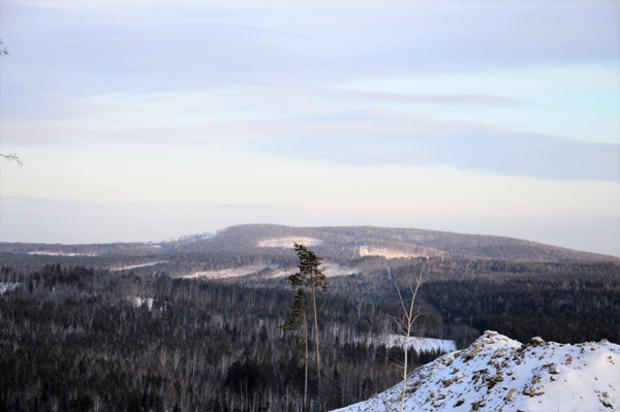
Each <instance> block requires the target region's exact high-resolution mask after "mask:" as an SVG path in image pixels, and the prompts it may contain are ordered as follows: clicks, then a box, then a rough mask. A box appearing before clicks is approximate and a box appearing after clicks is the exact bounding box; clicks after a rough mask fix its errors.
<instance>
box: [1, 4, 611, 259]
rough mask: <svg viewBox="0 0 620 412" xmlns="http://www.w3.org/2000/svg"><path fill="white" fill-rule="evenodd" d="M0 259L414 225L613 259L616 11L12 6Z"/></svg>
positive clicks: (607, 7)
mask: <svg viewBox="0 0 620 412" xmlns="http://www.w3.org/2000/svg"><path fill="white" fill-rule="evenodd" d="M0 39H2V41H3V43H4V45H5V46H6V47H7V48H8V50H9V55H7V56H0V80H1V88H0V153H4V154H8V153H14V154H17V155H18V156H19V157H20V158H21V160H22V161H23V166H21V167H19V166H18V165H17V164H16V163H15V162H9V161H6V160H5V159H0V241H23V242H48V243H56V242H61V243H84V242H112V241H146V240H162V239H169V238H173V237H177V236H181V235H185V234H189V233H200V232H208V231H215V230H217V229H221V228H223V227H226V226H229V225H234V224H242V223H278V224H288V225H295V226H303V225H376V226H396V227H416V228H425V229H437V230H448V231H454V232H465V233H481V234H494V235H505V236H512V237H518V238H523V239H528V240H534V241H539V242H543V243H550V244H554V245H559V246H564V247H569V248H575V249H580V250H587V251H593V252H600V253H606V254H612V255H616V256H620V114H619V113H620V3H618V2H617V1H609V2H606V1H580V2H573V1H549V2H544V1H515V2H512V1H502V2H491V1H487V2H476V1H467V2H461V1H459V2H450V1H440V2H426V1H397V0H383V1H370V0H359V1H353V0H330V1H327V0H316V1H301V0H287V1H272V0H269V1H262V2H256V1H250V0H229V1H225V2H224V1H217V2H215V1H214V2H209V1H197V0H175V1H164V0H153V1H139V0H124V1H118V0H106V1H100V0H91V1H77V0H3V1H2V2H1V3H0Z"/></svg>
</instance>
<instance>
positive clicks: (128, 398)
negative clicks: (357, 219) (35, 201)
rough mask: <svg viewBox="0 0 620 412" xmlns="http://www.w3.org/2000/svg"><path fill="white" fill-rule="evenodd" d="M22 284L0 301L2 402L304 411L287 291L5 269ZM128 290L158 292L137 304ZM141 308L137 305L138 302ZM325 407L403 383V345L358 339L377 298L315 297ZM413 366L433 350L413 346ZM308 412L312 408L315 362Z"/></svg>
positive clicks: (5, 276)
mask: <svg viewBox="0 0 620 412" xmlns="http://www.w3.org/2000/svg"><path fill="white" fill-rule="evenodd" d="M0 281H2V282H21V283H22V284H23V286H21V287H19V288H17V289H15V290H14V291H12V292H7V293H6V294H5V295H4V296H3V297H1V298H0V323H1V324H2V328H0V370H2V372H3V373H2V374H0V409H3V410H12V411H21V410H30V411H39V410H87V409H94V410H119V411H121V410H131V411H134V410H135V411H143V410H144V411H146V410H155V411H164V410H184V411H185V410H214V411H218V410H222V411H267V410H273V411H278V410H299V409H300V407H301V405H302V403H303V402H302V399H303V396H302V391H303V363H302V362H301V360H300V354H299V350H298V349H299V348H298V345H299V339H298V338H299V337H298V336H297V335H296V334H295V333H294V332H286V333H285V332H284V331H283V330H282V329H281V328H280V326H281V325H282V324H283V323H284V320H285V317H286V315H287V306H288V304H289V303H290V300H291V297H292V292H290V291H288V290H283V289H280V288H265V287H263V288H250V287H245V286H240V285H235V284H223V283H216V282H201V281H195V280H181V279H170V278H168V277H165V276H156V277H140V276H137V275H134V274H127V273H124V274H118V273H111V272H107V271H97V270H93V269H87V268H83V267H72V268H66V267H61V266H59V265H52V266H46V267H45V268H43V269H42V270H40V271H37V272H35V273H31V274H26V273H19V272H15V271H13V270H11V269H8V268H3V269H2V274H1V276H0ZM135 297H153V298H154V301H153V304H152V307H151V308H150V309H149V307H148V306H149V305H148V302H145V303H143V304H141V305H139V303H140V302H136V300H135ZM138 305H139V306H138ZM319 308H320V316H321V317H320V319H321V336H320V338H321V341H322V345H323V348H324V351H323V353H322V362H323V382H324V385H323V388H322V395H323V396H322V397H323V400H324V407H326V408H335V407H338V406H343V405H346V404H349V403H352V402H355V401H358V400H362V399H365V398H367V397H369V396H371V395H372V394H374V393H375V392H377V391H380V390H382V389H384V388H385V386H386V385H387V384H393V383H396V382H397V381H398V375H399V373H400V372H399V369H398V366H397V363H398V362H400V360H401V359H402V358H403V353H402V350H400V349H399V348H386V347H385V346H383V345H378V346H377V345H373V344H370V345H368V344H367V343H366V339H365V337H367V336H369V335H370V334H371V333H372V331H374V330H382V329H384V328H385V324H386V323H387V324H389V322H390V321H389V319H388V317H387V315H386V314H385V313H382V312H381V309H380V305H377V304H374V303H369V302H360V301H355V300H352V299H346V298H344V297H342V296H340V295H337V294H326V295H321V296H320V297H319ZM410 352H411V353H410V355H411V356H412V359H413V362H412V365H411V367H413V366H414V365H415V364H420V363H422V362H427V361H430V360H431V359H433V358H434V357H436V356H437V355H438V354H435V353H423V354H417V353H415V352H414V351H410ZM310 378H311V381H310V386H311V391H310V392H311V396H312V404H313V410H318V409H319V407H318V404H317V399H318V398H317V391H318V388H317V387H316V372H315V371H314V369H311V373H310Z"/></svg>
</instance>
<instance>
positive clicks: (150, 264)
mask: <svg viewBox="0 0 620 412" xmlns="http://www.w3.org/2000/svg"><path fill="white" fill-rule="evenodd" d="M166 262H168V261H167V260H156V261H154V262H146V263H139V264H137V265H127V266H120V267H115V268H110V270H113V271H119V270H131V269H137V268H145V267H148V266H155V265H159V264H160V263H166Z"/></svg>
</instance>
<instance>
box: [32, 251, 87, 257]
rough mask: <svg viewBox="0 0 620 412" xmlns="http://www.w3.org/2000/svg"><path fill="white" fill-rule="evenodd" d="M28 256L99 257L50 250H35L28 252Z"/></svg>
mask: <svg viewBox="0 0 620 412" xmlns="http://www.w3.org/2000/svg"><path fill="white" fill-rule="evenodd" d="M27 254H28V255H40V256H97V254H96V253H69V252H53V251H50V250H33V251H32V252H27Z"/></svg>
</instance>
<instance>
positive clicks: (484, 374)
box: [339, 331, 620, 412]
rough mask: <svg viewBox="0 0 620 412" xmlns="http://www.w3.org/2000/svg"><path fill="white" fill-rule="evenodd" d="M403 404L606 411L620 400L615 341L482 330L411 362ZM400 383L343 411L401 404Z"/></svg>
mask: <svg viewBox="0 0 620 412" xmlns="http://www.w3.org/2000/svg"><path fill="white" fill-rule="evenodd" d="M407 383H408V388H407V395H406V396H407V398H406V402H405V410H407V411H468V412H469V411H519V410H520V411H528V412H535V411H545V412H547V411H563V412H564V411H613V410H615V408H619V407H620V345H616V344H613V343H609V342H607V341H601V342H586V343H581V344H576V345H568V344H560V343H555V342H544V341H543V340H542V339H540V338H532V339H531V341H530V342H528V343H527V344H521V343H519V342H517V341H515V340H512V339H510V338H508V337H506V336H503V335H500V334H498V333H497V332H492V331H486V332H485V333H484V334H483V335H482V336H481V337H480V338H478V339H477V340H476V341H475V342H474V343H472V345H471V346H470V347H469V348H467V349H463V350H461V351H457V352H452V353H449V354H447V355H444V356H442V357H441V358H438V359H437V360H435V361H434V362H431V363H429V364H427V365H425V366H423V367H421V368H418V369H416V370H415V371H414V372H413V373H412V374H411V375H410V376H409V379H408V382H407ZM401 391H402V383H399V384H397V385H395V386H394V387H392V388H390V389H388V390H386V391H385V392H382V393H380V394H378V395H376V396H374V397H372V398H370V399H368V400H367V401H364V402H360V403H357V404H354V405H350V406H348V407H346V408H342V409H339V411H341V412H344V411H347V412H361V411H397V410H400V394H401Z"/></svg>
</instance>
